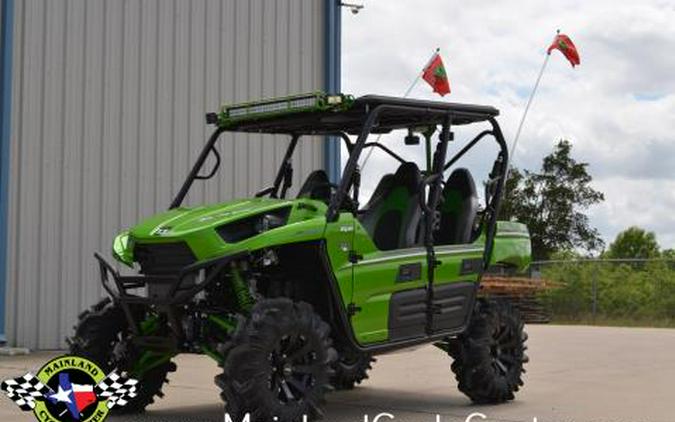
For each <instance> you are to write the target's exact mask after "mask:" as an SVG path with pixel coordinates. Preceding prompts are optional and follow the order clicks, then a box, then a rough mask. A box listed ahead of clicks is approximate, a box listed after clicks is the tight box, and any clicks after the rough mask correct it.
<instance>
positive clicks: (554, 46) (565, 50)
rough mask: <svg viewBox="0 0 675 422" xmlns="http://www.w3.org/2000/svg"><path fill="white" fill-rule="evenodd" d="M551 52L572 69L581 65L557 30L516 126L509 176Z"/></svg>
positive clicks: (571, 45) (573, 46) (566, 37)
mask: <svg viewBox="0 0 675 422" xmlns="http://www.w3.org/2000/svg"><path fill="white" fill-rule="evenodd" d="M553 50H559V51H560V52H561V53H562V54H563V55H564V56H565V58H566V59H567V60H569V62H570V64H571V65H572V67H574V66H578V65H579V64H581V59H580V58H579V51H578V50H577V47H576V46H575V45H574V43H573V42H572V40H571V39H570V37H568V36H567V35H565V34H561V33H560V30H558V31H557V32H556V35H555V38H554V39H553V42H552V43H551V45H550V46H549V47H548V50H546V57H545V58H544V64H543V65H542V66H541V69H540V70H539V76H537V81H536V82H535V83H534V88H532V92H531V93H530V98H528V100H527V104H526V105H525V111H523V117H521V119H520V123H519V124H518V129H517V130H516V136H515V137H514V138H513V144H512V146H511V150H510V151H509V164H508V165H509V173H508V174H510V170H511V163H513V157H514V156H515V154H516V146H517V145H518V139H520V133H521V132H522V130H523V124H524V123H525V118H526V117H527V112H528V111H529V110H530V105H532V100H533V99H534V95H535V94H536V93H537V88H539V82H541V77H542V76H543V75H544V70H545V69H546V65H547V64H548V59H550V58H551V52H552V51H553ZM508 174H507V178H508Z"/></svg>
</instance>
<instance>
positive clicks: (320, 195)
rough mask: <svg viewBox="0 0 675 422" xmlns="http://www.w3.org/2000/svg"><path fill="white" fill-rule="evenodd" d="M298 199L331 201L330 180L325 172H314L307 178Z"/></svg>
mask: <svg viewBox="0 0 675 422" xmlns="http://www.w3.org/2000/svg"><path fill="white" fill-rule="evenodd" d="M297 197H298V198H308V199H318V200H320V201H324V202H328V201H330V179H328V173H326V172H325V171H324V170H314V171H313V172H311V173H310V174H309V176H307V179H306V180H305V183H303V184H302V187H301V188H300V191H299V192H298V195H297Z"/></svg>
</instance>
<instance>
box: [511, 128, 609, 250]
mask: <svg viewBox="0 0 675 422" xmlns="http://www.w3.org/2000/svg"><path fill="white" fill-rule="evenodd" d="M571 151H572V144H571V143H570V142H569V141H566V140H560V141H559V142H558V143H557V144H556V145H555V148H554V150H553V152H552V153H551V154H549V155H548V156H546V157H544V160H543V163H542V166H541V169H540V171H539V172H531V171H529V170H525V171H524V172H521V171H520V170H518V169H516V168H513V169H512V170H511V172H510V176H509V179H508V180H507V182H506V186H505V195H504V200H503V203H502V208H501V210H500V216H499V218H500V219H503V220H510V219H515V220H518V221H520V222H522V223H525V224H527V226H528V228H529V230H530V235H531V237H532V255H533V257H534V259H536V260H541V259H549V258H550V257H551V255H552V254H553V253H555V252H558V251H564V250H572V249H585V250H587V251H598V250H600V249H601V248H602V247H603V245H604V243H603V241H602V239H601V238H600V234H599V233H598V231H597V230H596V229H595V228H593V227H591V226H590V224H589V221H588V217H587V216H586V214H584V211H585V210H586V209H587V208H588V207H590V206H591V205H594V204H597V203H599V202H601V201H603V200H604V195H603V194H602V193H601V192H598V191H596V190H595V189H593V188H592V187H591V186H590V183H591V181H592V177H591V175H590V174H589V173H588V171H587V167H588V164H587V163H579V162H577V161H576V160H575V159H573V158H572V157H571Z"/></svg>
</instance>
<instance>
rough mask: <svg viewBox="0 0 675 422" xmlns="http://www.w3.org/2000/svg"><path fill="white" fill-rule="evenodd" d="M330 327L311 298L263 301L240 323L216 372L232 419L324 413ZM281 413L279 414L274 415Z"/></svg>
mask: <svg viewBox="0 0 675 422" xmlns="http://www.w3.org/2000/svg"><path fill="white" fill-rule="evenodd" d="M329 332H330V327H329V326H328V324H326V323H325V322H324V321H323V320H322V319H321V318H320V317H319V316H318V315H317V314H316V313H314V311H313V310H312V307H311V306H310V305H308V304H306V303H302V302H299V303H294V302H292V301H291V300H289V299H284V298H277V299H267V300H263V301H260V302H259V303H257V304H256V305H255V307H254V308H253V310H252V311H251V315H250V317H249V318H248V319H247V320H245V321H243V322H242V324H241V325H240V326H239V327H238V328H237V331H236V332H235V334H234V336H233V339H232V345H231V348H230V349H229V352H228V354H227V358H226V359H225V362H224V365H223V373H222V374H221V375H218V376H217V377H216V378H215V382H216V384H217V385H218V386H219V387H220V388H221V390H222V393H221V397H222V399H223V400H224V401H225V411H226V412H227V413H228V414H229V416H230V418H231V419H232V420H237V421H239V420H243V418H244V417H245V416H246V414H247V413H248V414H250V416H251V417H250V420H251V421H256V422H257V421H279V422H290V421H299V420H302V417H303V415H307V418H308V420H310V421H311V420H315V419H318V418H321V417H322V416H323V411H322V406H323V402H324V395H325V393H326V391H328V390H329V388H330V386H329V379H330V376H331V375H332V370H331V365H332V364H333V362H334V361H335V360H336V359H337V353H336V352H335V349H333V347H332V340H331V338H330V336H329ZM275 418H276V419H275Z"/></svg>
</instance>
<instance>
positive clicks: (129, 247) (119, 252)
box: [112, 231, 134, 267]
mask: <svg viewBox="0 0 675 422" xmlns="http://www.w3.org/2000/svg"><path fill="white" fill-rule="evenodd" d="M133 243H134V242H133V240H132V239H131V238H130V237H129V232H128V231H123V232H122V233H120V234H118V235H117V237H116V238H115V240H113V247H112V253H113V256H114V257H115V259H116V260H118V261H119V262H121V263H123V264H124V265H126V266H128V267H133V265H134V251H133V249H134V244H133Z"/></svg>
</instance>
